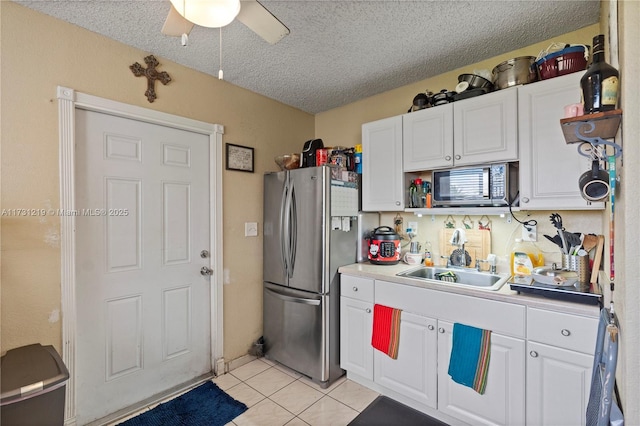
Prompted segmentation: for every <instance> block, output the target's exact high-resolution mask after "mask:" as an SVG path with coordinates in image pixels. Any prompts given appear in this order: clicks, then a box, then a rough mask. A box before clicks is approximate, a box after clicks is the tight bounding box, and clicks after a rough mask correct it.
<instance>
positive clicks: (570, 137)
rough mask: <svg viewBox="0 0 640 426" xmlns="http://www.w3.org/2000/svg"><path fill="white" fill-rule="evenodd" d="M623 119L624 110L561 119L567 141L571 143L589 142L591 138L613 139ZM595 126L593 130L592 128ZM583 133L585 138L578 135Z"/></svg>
mask: <svg viewBox="0 0 640 426" xmlns="http://www.w3.org/2000/svg"><path fill="white" fill-rule="evenodd" d="M621 121H622V110H620V109H615V110H613V111H605V112H597V113H595V114H587V115H581V116H578V117H571V118H563V119H561V120H560V126H561V127H562V133H564V138H565V141H566V142H567V143H568V144H570V143H578V142H587V141H588V140H585V139H589V138H600V139H613V138H615V136H616V133H618V128H619V127H620V122H621ZM591 126H593V130H590V128H591ZM578 131H580V132H579V134H580V135H583V136H584V137H585V139H583V138H580V137H579V136H578Z"/></svg>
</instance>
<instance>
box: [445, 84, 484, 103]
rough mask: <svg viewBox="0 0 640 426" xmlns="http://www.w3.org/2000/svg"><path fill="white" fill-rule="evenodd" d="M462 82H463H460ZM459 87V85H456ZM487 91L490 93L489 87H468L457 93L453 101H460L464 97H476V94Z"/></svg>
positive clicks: (482, 93)
mask: <svg viewBox="0 0 640 426" xmlns="http://www.w3.org/2000/svg"><path fill="white" fill-rule="evenodd" d="M458 84H462V83H458ZM456 87H458V86H456ZM485 93H489V89H488V88H486V87H485V88H480V89H467V90H464V91H462V92H459V93H456V94H454V95H453V101H454V102H455V101H460V100H462V99H468V98H474V97H476V96H480V95H484V94H485Z"/></svg>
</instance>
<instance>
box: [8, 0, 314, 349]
mask: <svg viewBox="0 0 640 426" xmlns="http://www.w3.org/2000/svg"><path fill="white" fill-rule="evenodd" d="M0 8H1V9H0V13H1V22H0V24H1V29H2V33H1V37H2V38H1V50H2V68H1V73H2V74H1V76H0V77H1V80H0V82H1V90H2V117H1V120H2V121H1V123H0V124H1V138H2V139H1V142H2V145H1V148H2V150H1V155H2V158H1V159H2V171H1V173H2V174H1V178H2V181H1V183H2V198H1V203H2V205H1V207H2V208H4V209H13V208H49V207H53V208H57V207H59V177H58V173H59V171H58V109H57V103H56V101H55V97H56V86H58V85H62V86H66V87H70V88H73V89H75V90H77V91H79V92H84V93H88V94H91V95H95V96H100V97H103V98H107V99H112V100H116V101H119V102H124V103H127V104H131V105H137V106H141V107H145V108H150V109H154V110H159V111H163V112H167V113H171V114H175V115H179V116H184V117H188V118H192V119H196V120H200V121H204V122H208V123H218V124H222V125H224V127H225V135H224V138H223V141H224V142H230V143H235V144H239V145H246V146H250V147H253V148H255V173H243V172H237V171H235V172H234V171H224V173H223V184H224V197H223V199H224V268H225V272H226V273H225V277H228V279H226V281H225V284H224V356H225V358H226V359H227V360H229V359H234V358H237V357H239V356H242V355H244V354H246V352H247V350H248V348H249V347H250V345H251V342H253V341H254V340H255V339H257V338H258V337H260V335H261V334H262V238H261V237H258V238H246V237H244V222H247V221H252V222H254V221H255V222H258V223H259V224H260V227H259V229H260V232H259V233H260V235H261V234H262V175H263V174H264V173H265V172H266V171H273V170H276V169H277V167H276V165H275V163H274V161H273V158H274V156H275V155H276V154H280V153H285V152H295V151H299V150H300V149H301V148H302V144H303V143H304V141H305V140H308V139H311V138H312V137H313V134H314V117H313V116H312V115H309V114H306V113H303V112H301V111H299V110H296V109H294V108H291V107H288V106H285V105H283V104H280V103H278V102H275V101H273V100H270V99H268V98H265V97H263V96H259V95H256V94H255V93H252V92H249V91H247V90H244V89H241V88H238V87H236V86H233V85H231V84H229V83H227V82H224V81H218V80H217V79H216V78H213V77H211V76H209V75H205V74H203V73H200V72H196V71H193V70H190V69H187V68H185V67H183V66H180V65H177V64H175V63H172V62H170V61H168V60H164V59H163V58H158V60H159V61H160V63H161V66H160V70H162V71H167V72H168V73H169V74H170V75H171V78H172V81H171V83H170V84H168V85H167V86H162V85H160V84H157V87H156V91H157V93H158V99H157V100H156V101H155V102H154V103H152V104H150V103H148V102H147V100H146V98H145V97H144V91H145V89H146V81H145V80H144V79H143V78H137V77H135V76H134V75H133V74H132V73H131V71H130V70H129V65H131V64H132V63H134V62H140V63H143V59H144V57H145V56H146V55H148V54H149V52H143V51H140V50H137V49H134V48H131V47H128V46H125V45H123V44H121V43H118V42H116V41H113V40H109V39H107V38H105V37H102V36H99V35H97V34H95V33H92V32H89V31H86V30H84V29H81V28H79V27H76V26H73V25H70V24H66V23H64V22H62V21H59V20H56V19H53V18H51V17H48V16H46V15H43V14H40V13H37V12H34V11H32V10H29V9H27V8H24V7H22V6H19V5H16V4H15V3H11V2H6V1H2V2H0ZM151 53H153V52H151ZM225 71H227V75H229V74H231V73H232V72H233V71H232V70H225ZM1 230H2V248H1V255H2V270H1V279H2V306H1V308H2V316H1V319H2V323H1V326H2V339H1V345H2V346H1V350H2V352H3V353H4V351H6V350H8V349H11V348H14V347H18V346H22V345H25V344H30V343H36V342H40V343H42V344H52V345H54V346H55V347H56V349H57V350H58V351H60V350H61V343H62V342H61V313H60V305H61V302H60V298H61V294H60V248H59V231H60V226H59V218H57V217H45V218H24V217H22V218H12V217H3V218H2V228H1ZM238 253H243V254H245V255H246V254H248V255H249V258H251V259H252V261H251V262H249V263H247V262H246V260H245V259H246V258H247V257H246V256H245V257H243V260H241V259H239V258H238V257H237V256H235V255H236V254H238Z"/></svg>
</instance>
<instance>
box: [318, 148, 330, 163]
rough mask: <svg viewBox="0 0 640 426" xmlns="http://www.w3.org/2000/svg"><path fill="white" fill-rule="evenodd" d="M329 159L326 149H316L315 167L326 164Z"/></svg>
mask: <svg viewBox="0 0 640 426" xmlns="http://www.w3.org/2000/svg"><path fill="white" fill-rule="evenodd" d="M328 158H329V152H328V150H327V148H318V149H317V150H316V166H322V165H323V164H327V161H328Z"/></svg>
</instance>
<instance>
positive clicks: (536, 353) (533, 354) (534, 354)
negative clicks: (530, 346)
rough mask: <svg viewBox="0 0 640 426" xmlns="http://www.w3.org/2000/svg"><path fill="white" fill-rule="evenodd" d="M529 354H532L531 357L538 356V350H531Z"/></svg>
mask: <svg viewBox="0 0 640 426" xmlns="http://www.w3.org/2000/svg"><path fill="white" fill-rule="evenodd" d="M529 355H531V358H538V352H536V351H531V352H529Z"/></svg>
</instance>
